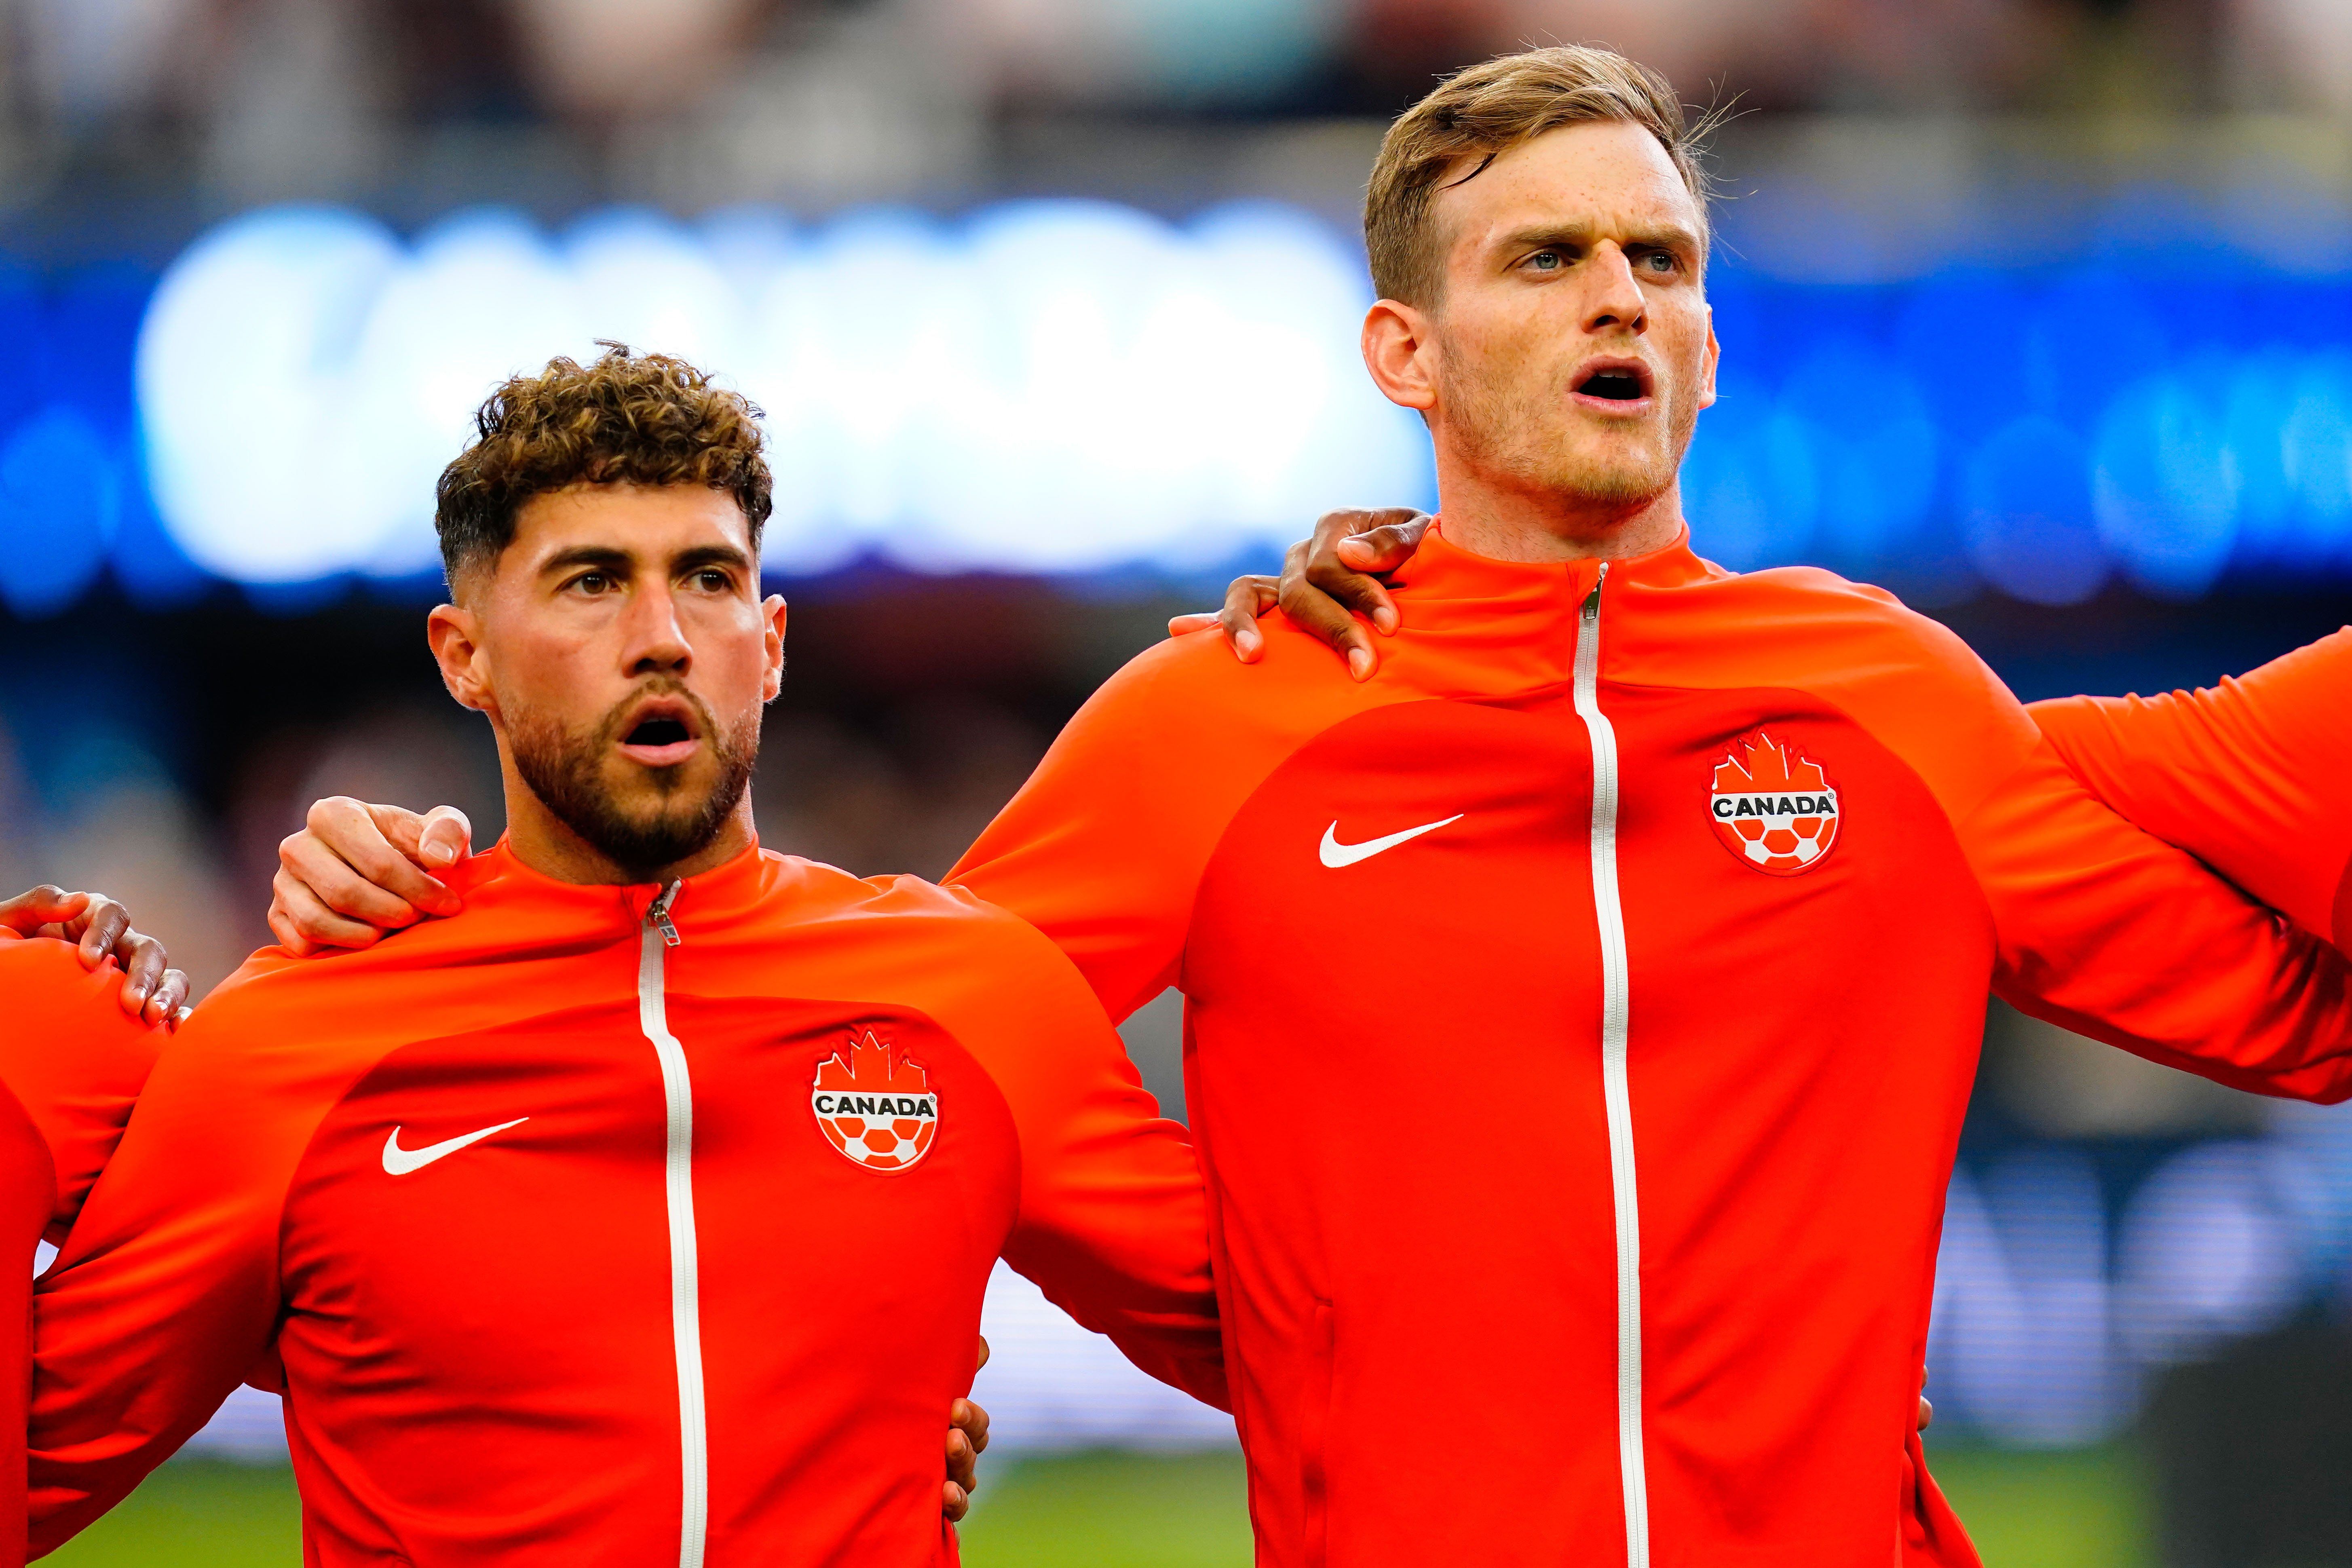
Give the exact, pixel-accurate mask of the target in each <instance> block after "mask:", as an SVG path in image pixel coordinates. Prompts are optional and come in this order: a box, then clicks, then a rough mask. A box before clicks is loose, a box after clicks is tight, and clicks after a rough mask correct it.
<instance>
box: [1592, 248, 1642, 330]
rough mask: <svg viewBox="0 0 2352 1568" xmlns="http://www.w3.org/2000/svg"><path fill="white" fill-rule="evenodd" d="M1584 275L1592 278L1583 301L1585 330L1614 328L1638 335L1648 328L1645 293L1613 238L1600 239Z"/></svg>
mask: <svg viewBox="0 0 2352 1568" xmlns="http://www.w3.org/2000/svg"><path fill="white" fill-rule="evenodd" d="M1585 276H1586V277H1587V278H1589V279H1591V280H1592V281H1591V296H1590V298H1589V299H1588V300H1586V303H1585V310H1584V330H1585V331H1588V332H1605V331H1612V330H1614V331H1621V332H1633V333H1635V334H1637V335H1638V334H1640V333H1643V332H1646V331H1649V330H1650V301H1649V297H1648V296H1647V295H1645V294H1643V292H1642V285H1641V284H1640V283H1638V282H1636V281H1635V280H1634V278H1633V262H1632V261H1631V260H1629V259H1627V258H1626V255H1625V252H1624V249H1623V248H1622V247H1621V246H1619V245H1618V243H1617V242H1616V241H1615V240H1613V239H1610V240H1603V241H1601V246H1600V247H1599V248H1598V249H1597V250H1596V251H1595V252H1594V253H1593V257H1592V263H1591V266H1590V267H1589V268H1587V269H1586V271H1585Z"/></svg>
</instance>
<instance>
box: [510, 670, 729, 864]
mask: <svg viewBox="0 0 2352 1568" xmlns="http://www.w3.org/2000/svg"><path fill="white" fill-rule="evenodd" d="M647 690H654V691H661V692H665V693H674V694H675V695H677V696H679V697H683V698H685V699H686V700H687V701H688V702H690V703H692V704H693V705H694V708H695V712H696V716H697V717H698V719H700V721H701V722H702V733H703V735H704V736H705V737H706V738H707V739H708V740H709V742H710V750H711V754H712V755H713V756H715V757H716V758H717V759H718V762H719V776H718V778H716V779H715V780H713V781H712V783H711V785H710V788H709V791H708V793H706V794H705V795H703V796H702V797H701V798H700V799H699V800H696V799H693V798H691V797H690V796H688V795H686V794H685V791H684V781H683V779H682V778H681V777H680V773H681V772H682V770H680V769H676V768H657V769H655V770H653V773H652V779H653V784H654V787H655V788H656V790H657V791H658V792H660V795H661V799H660V803H659V804H658V805H656V807H655V808H654V809H653V810H652V811H651V812H650V813H647V814H646V815H644V816H630V815H628V814H627V813H625V811H624V810H623V809H622V807H621V805H620V803H619V802H617V801H615V800H614V798H613V797H612V796H611V795H609V794H607V793H606V792H605V789H604V778H603V770H604V758H605V757H606V756H607V755H608V754H609V753H610V752H611V751H612V748H613V745H614V742H617V741H618V740H619V739H620V729H621V725H622V722H623V721H624V719H625V716H626V714H627V712H628V710H629V709H630V708H632V707H633V706H634V705H635V703H636V702H637V701H638V700H640V699H641V698H643V697H644V696H645V695H646V691H647ZM508 743H509V749H510V750H511V751H512V752H513V753H514V763H515V771H516V772H517V773H520V774H522V778H523V783H525V784H529V785H530V793H531V794H533V795H537V796H538V797H539V800H540V804H541V805H544V806H546V807H547V809H548V810H550V811H551V812H553V813H554V814H555V816H556V819H557V820H558V821H560V822H562V824H563V826H566V827H569V828H570V829H572V832H574V833H576V834H578V835H579V836H580V837H582V838H583V840H585V841H586V842H587V843H588V845H589V846H590V847H592V848H593V849H594V850H596V852H597V853H598V854H600V855H603V856H604V858H606V859H608V860H610V861H612V862H613V863H614V865H616V866H618V867H620V868H622V869H623V870H624V871H625V872H627V873H628V875H629V877H630V878H631V879H632V880H635V881H652V880H655V879H656V873H658V872H660V871H662V870H663V869H665V868H668V867H671V866H675V865H677V863H678V862H679V861H681V860H687V859H691V858H693V857H695V856H697V855H699V854H700V853H702V851H703V850H705V849H708V848H709V847H710V843H711V840H713V839H715V838H717V837H719V829H720V828H722V827H724V826H726V824H727V818H728V817H729V816H730V815H732V814H733V812H734V810H735V807H736V806H737V805H739V804H740V803H741V801H742V799H743V791H744V790H745V788H746V787H748V786H749V785H750V784H751V765H752V763H754V762H756V761H757V760H758V757H759V752H760V738H759V720H758V718H757V716H756V715H755V716H754V717H753V719H752V720H751V722H750V723H749V724H746V725H743V726H742V727H741V729H740V731H738V732H734V733H730V732H729V731H726V730H723V729H721V728H720V727H719V725H718V724H717V723H716V722H714V721H713V720H712V718H711V715H710V710H709V708H707V707H705V706H704V705H703V703H702V701H701V700H700V699H699V698H697V697H696V696H695V695H694V694H693V693H692V692H689V691H688V690H687V689H685V688H684V687H683V686H680V685H678V684H677V683H676V682H673V681H657V682H655V683H653V684H652V685H651V686H649V687H646V688H645V689H639V690H637V691H634V692H632V693H630V695H629V697H628V699H627V700H625V701H624V702H622V703H621V704H620V705H619V706H618V707H616V708H614V710H612V711H611V712H610V713H608V714H606V715H605V716H604V721H602V722H601V723H599V724H598V725H597V726H596V727H595V729H594V730H593V731H590V732H587V733H580V732H577V731H566V730H563V729H561V728H559V727H557V726H554V725H552V724H545V725H542V724H536V723H531V724H518V725H515V726H514V727H513V728H512V729H510V730H509V731H508Z"/></svg>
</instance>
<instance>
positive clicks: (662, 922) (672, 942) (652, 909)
mask: <svg viewBox="0 0 2352 1568" xmlns="http://www.w3.org/2000/svg"><path fill="white" fill-rule="evenodd" d="M684 886H686V884H685V883H684V882H683V881H678V882H672V883H671V884H670V885H669V886H668V887H667V888H664V889H662V891H661V897H660V898H658V899H656V900H654V901H653V903H652V904H651V905H650V906H649V907H648V908H647V909H646V923H647V924H649V925H651V926H652V927H653V928H654V930H656V931H659V932H661V939H662V945H663V946H664V947H676V946H677V944H678V943H679V942H684V941H685V940H686V939H685V938H684V937H681V936H680V935H678V934H677V922H676V921H672V920H671V919H670V918H669V906H670V900H673V899H675V898H677V890H678V889H680V888H682V887H684Z"/></svg>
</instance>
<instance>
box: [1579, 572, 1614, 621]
mask: <svg viewBox="0 0 2352 1568" xmlns="http://www.w3.org/2000/svg"><path fill="white" fill-rule="evenodd" d="M1607 581H1609V563H1607V562H1606V561H1603V562H1602V563H1601V570H1600V571H1599V572H1596V573H1594V574H1593V577H1592V592H1591V593H1590V594H1587V595H1584V603H1583V605H1580V607H1579V608H1578V610H1577V612H1576V613H1577V615H1578V616H1580V618H1581V619H1584V620H1586V621H1595V620H1599V619H1600V618H1601V584H1603V583H1606V582H1607Z"/></svg>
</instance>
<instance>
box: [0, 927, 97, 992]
mask: <svg viewBox="0 0 2352 1568" xmlns="http://www.w3.org/2000/svg"><path fill="white" fill-rule="evenodd" d="M114 973H115V971H114V970H113V969H112V967H111V966H101V967H100V969H98V970H96V971H95V972H93V971H91V970H88V969H85V968H83V967H82V962H81V958H80V956H79V954H77V953H76V952H74V947H73V944H72V943H71V942H58V940H56V939H55V938H53V937H46V936H17V935H16V934H15V933H14V932H12V931H0V977H5V981H6V984H7V986H8V995H9V998H10V1000H11V1001H12V1002H13V1001H16V1000H17V999H20V998H25V997H31V996H50V995H61V994H83V993H91V994H94V993H95V992H96V991H97V990H98V989H100V987H101V986H103V987H104V988H105V989H107V990H109V991H111V990H112V988H113V985H112V981H113V975H114Z"/></svg>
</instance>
